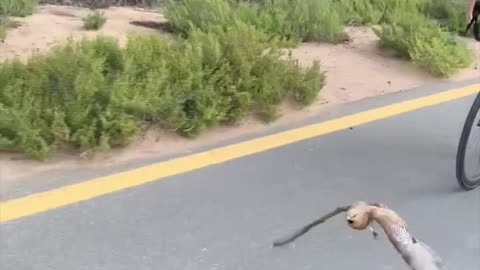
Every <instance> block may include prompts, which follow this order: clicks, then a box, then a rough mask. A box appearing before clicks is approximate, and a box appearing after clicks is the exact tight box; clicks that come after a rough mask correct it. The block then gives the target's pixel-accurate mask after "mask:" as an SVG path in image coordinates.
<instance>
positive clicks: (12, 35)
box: [0, 6, 480, 185]
mask: <svg viewBox="0 0 480 270" xmlns="http://www.w3.org/2000/svg"><path fill="white" fill-rule="evenodd" d="M87 12H89V10H88V9H82V8H74V7H65V6H41V7H40V8H39V9H38V12H37V13H36V14H35V15H33V16H31V17H28V18H25V19H16V20H17V21H19V22H20V23H21V25H20V26H19V27H18V28H17V29H12V30H11V31H10V32H9V34H8V37H7V40H6V41H5V43H3V44H0V61H1V60H6V59H10V58H13V57H21V58H23V59H25V58H26V57H28V55H30V54H31V53H34V52H44V51H47V50H48V49H49V48H51V46H53V45H54V44H56V43H58V42H61V41H62V40H65V39H66V38H68V37H73V38H82V37H87V38H93V37H95V36H96V35H99V34H102V35H107V36H112V37H115V38H118V39H119V41H120V44H121V45H122V44H125V41H126V40H127V36H128V35H129V34H154V35H158V34H162V35H165V34H166V31H168V29H166V28H165V27H166V25H167V24H165V19H164V17H163V16H162V15H161V14H158V13H154V12H147V11H142V10H138V9H134V8H125V7H110V8H108V9H105V10H104V12H105V16H106V17H107V18H108V21H107V23H106V24H105V26H104V27H103V28H102V29H101V30H100V31H98V32H89V31H85V30H83V29H82V19H81V18H82V17H83V16H84V15H85V14H87ZM346 31H347V33H348V35H349V36H350V42H348V43H344V44H340V45H329V44H318V43H307V44H302V45H301V46H299V47H298V48H296V49H294V50H292V55H293V56H294V57H295V58H297V59H299V62H300V63H301V64H304V65H309V64H310V63H311V62H312V61H313V60H320V62H321V66H322V69H323V70H324V71H325V72H326V74H327V84H326V86H325V88H324V89H323V91H322V94H321V96H320V97H319V99H318V101H317V102H316V103H315V104H313V105H312V106H310V107H308V108H306V109H303V110H297V109H295V108H293V107H292V106H290V105H285V106H284V108H283V115H284V117H283V118H281V119H280V120H279V121H277V122H275V123H273V124H271V125H264V124H261V123H259V122H258V121H254V120H248V121H245V122H244V123H243V124H241V125H238V126H236V127H219V128H216V129H213V130H210V131H208V132H206V133H205V134H203V135H202V136H200V137H199V138H196V139H194V140H189V139H185V138H181V137H179V136H177V135H175V134H172V132H168V131H165V130H159V129H157V128H155V127H153V128H151V129H150V130H148V131H147V132H146V134H145V135H144V136H143V137H142V138H141V139H140V140H139V141H137V142H136V143H134V144H132V145H130V146H129V147H126V148H123V149H117V150H113V151H111V152H109V153H99V154H97V155H96V156H95V157H94V158H92V159H90V160H84V159H81V158H79V157H78V156H73V155H72V154H68V153H60V154H59V155H58V156H57V157H56V158H55V159H54V160H52V161H49V162H46V163H39V162H35V161H29V160H24V159H23V158H22V157H21V156H20V155H12V154H6V153H0V166H1V168H0V179H1V181H2V182H3V183H2V184H3V185H5V184H6V183H8V182H9V181H12V180H15V179H19V178H26V177H29V176H33V175H35V174H37V173H40V172H43V171H48V170H55V169H60V168H61V169H68V168H85V169H92V168H100V167H108V166H111V165H115V164H121V163H123V162H128V161H131V160H137V159H146V158H152V157H161V156H165V155H170V154H175V153H180V154H188V153H190V152H191V151H192V149H194V148H196V147H199V146H205V145H209V144H213V143H218V142H220V141H224V140H229V139H233V138H237V137H240V136H244V135H248V134H254V133H257V132H260V131H264V130H266V129H268V128H272V127H275V126H279V125H284V124H288V123H293V122H298V121H299V120H301V119H305V118H306V117H309V116H313V115H315V114H318V113H319V112H320V111H321V110H325V109H327V108H329V107H330V106H335V105H337V104H340V103H346V102H351V101H356V100H360V99H363V98H366V97H372V96H378V95H382V94H386V93H391V92H396V91H401V90H404V89H410V88H413V87H417V86H420V85H423V84H426V83H432V82H438V81H440V80H439V79H436V78H434V77H432V76H430V75H429V74H427V73H426V72H424V71H422V70H421V69H419V68H417V67H415V66H414V65H413V64H411V63H409V62H407V61H404V60H400V59H398V58H396V57H394V56H393V54H392V53H391V52H389V51H385V50H382V49H380V48H379V39H378V38H377V37H376V36H375V34H374V33H373V32H372V31H371V30H370V29H368V28H347V29H346ZM469 44H471V45H472V46H476V48H475V49H476V51H477V53H479V52H480V48H479V47H480V46H478V43H474V42H473V41H469ZM478 58H479V57H478V55H477V61H476V62H475V64H474V65H472V66H471V67H470V68H468V69H465V70H462V71H461V72H459V73H457V74H456V75H455V76H453V77H452V78H450V79H448V81H457V80H463V79H470V78H475V77H478V76H479V71H478V70H477V69H476V66H477V64H478ZM327 105H328V106H327Z"/></svg>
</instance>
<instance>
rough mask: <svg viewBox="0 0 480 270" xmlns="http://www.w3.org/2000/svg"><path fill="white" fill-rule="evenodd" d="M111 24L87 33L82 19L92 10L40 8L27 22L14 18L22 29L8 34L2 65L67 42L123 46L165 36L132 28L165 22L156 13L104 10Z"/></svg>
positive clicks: (0, 55)
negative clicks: (113, 41)
mask: <svg viewBox="0 0 480 270" xmlns="http://www.w3.org/2000/svg"><path fill="white" fill-rule="evenodd" d="M102 11H103V12H104V15H105V17H107V22H106V24H105V25H104V26H103V28H102V29H100V30H99V31H86V30H84V29H83V21H82V18H83V17H85V16H86V15H87V14H88V13H89V12H91V10H90V9H86V8H76V7H68V6H49V5H47V6H40V7H38V10H37V12H36V13H35V14H34V15H32V16H30V17H27V18H14V21H15V22H18V23H20V24H21V25H20V26H19V27H17V28H16V29H12V30H10V31H9V32H8V35H7V38H6V40H5V42H4V43H3V44H1V45H0V61H4V60H7V59H12V58H15V57H19V58H21V59H26V58H28V57H29V56H30V55H31V54H32V53H37V52H40V53H43V52H46V51H48V50H49V49H51V48H52V46H54V45H55V44H57V43H58V42H62V41H64V40H66V39H67V38H70V37H71V38H73V39H81V38H89V39H91V38H94V37H96V36H97V35H105V36H109V37H114V38H117V39H118V40H119V44H120V45H122V46H123V45H125V43H126V41H127V37H128V36H129V35H139V34H140V35H144V34H153V35H158V34H164V33H163V32H162V29H160V28H155V29H152V28H147V27H144V26H136V25H133V24H131V23H130V22H132V21H149V22H156V23H158V24H160V23H162V22H165V21H166V20H165V18H164V17H163V16H162V15H161V14H159V13H155V12H145V11H142V10H139V9H134V8H125V7H110V8H107V9H103V10H102Z"/></svg>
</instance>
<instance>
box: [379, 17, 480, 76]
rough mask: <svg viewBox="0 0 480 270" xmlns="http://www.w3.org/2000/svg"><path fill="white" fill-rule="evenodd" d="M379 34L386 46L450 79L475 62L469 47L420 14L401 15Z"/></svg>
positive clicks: (393, 18)
mask: <svg viewBox="0 0 480 270" xmlns="http://www.w3.org/2000/svg"><path fill="white" fill-rule="evenodd" d="M391 20H392V21H391V23H386V24H384V25H383V26H382V27H381V29H380V30H379V31H377V34H378V35H379V37H380V38H381V41H382V44H383V46H386V47H389V48H392V49H395V50H396V51H397V52H398V53H399V54H400V55H401V56H403V57H406V58H408V59H410V60H412V61H413V63H415V64H416V65H418V66H419V67H421V68H423V69H425V70H427V71H428V72H430V73H431V74H433V75H435V76H441V77H444V76H449V75H452V74H453V73H454V72H455V71H457V70H458V69H461V68H466V67H468V66H469V65H470V64H471V63H472V61H473V54H472V52H471V51H470V50H469V49H468V48H467V47H466V45H465V44H464V43H462V42H460V41H459V40H457V39H456V38H455V37H453V36H452V35H451V34H449V33H448V32H445V31H443V30H442V29H441V28H440V27H438V25H437V23H436V22H435V21H433V20H431V19H429V18H427V17H424V16H422V15H421V14H419V13H410V14H406V13H398V14H396V15H395V16H392V17H391Z"/></svg>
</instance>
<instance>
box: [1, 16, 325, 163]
mask: <svg viewBox="0 0 480 270" xmlns="http://www.w3.org/2000/svg"><path fill="white" fill-rule="evenodd" d="M266 39H267V36H266V34H265V33H263V32H260V31H257V30H256V29H255V28H254V27H253V26H250V25H247V24H244V23H238V24H233V25H231V26H229V27H227V28H226V29H225V30H221V29H216V30H212V31H201V30H199V29H192V30H191V32H190V34H189V37H188V38H187V39H180V40H176V41H171V40H168V39H166V38H161V37H155V36H144V37H135V38H130V40H129V42H128V44H127V46H126V48H125V49H120V48H119V47H118V45H117V43H116V41H115V40H112V39H110V38H105V37H98V38H97V39H95V40H93V41H87V40H83V41H81V42H73V41H72V40H70V41H68V42H67V43H66V44H64V45H62V46H58V47H56V48H55V49H53V50H52V51H51V52H50V53H48V54H46V55H35V56H33V57H32V58H31V59H29V61H28V62H27V63H21V62H18V61H10V62H7V63H3V64H0V150H3V151H21V152H24V153H26V154H28V155H30V156H32V157H35V158H38V159H46V158H48V157H50V156H52V155H53V154H54V153H55V152H56V151H57V150H58V149H60V148H62V147H65V146H73V147H75V148H77V149H79V150H81V151H91V150H107V149H110V148H112V147H117V146H123V145H126V144H128V143H130V142H132V141H133V140H134V139H135V137H136V136H137V134H138V132H139V130H140V129H141V127H142V126H143V125H145V124H147V123H154V124H157V125H160V126H162V127H165V128H168V129H171V130H175V131H177V132H178V133H179V134H182V135H185V136H190V137H191V136H195V135H197V134H199V133H201V132H202V131H204V130H205V129H208V128H210V127H212V126H215V125H219V124H232V123H236V122H238V121H240V120H242V119H244V118H245V117H247V116H248V115H249V114H251V113H254V114H256V115H258V116H259V117H260V118H261V119H263V120H265V121H270V120H273V119H275V118H276V117H278V116H279V114H278V107H279V105H280V104H281V103H282V102H283V101H284V100H285V99H286V98H288V97H289V96H292V97H294V98H295V100H297V101H298V102H299V103H300V104H303V105H307V104H310V103H311V102H313V100H314V99H315V97H316V95H317V94H318V92H319V91H320V89H321V88H322V87H323V81H324V75H323V73H321V72H320V71H319V66H318V65H314V66H313V67H311V68H309V69H303V68H301V67H300V66H298V65H297V64H295V63H294V62H293V61H292V60H291V59H283V58H282V54H281V53H280V50H279V49H278V48H276V47H275V46H272V44H271V43H268V42H266V41H265V40H266Z"/></svg>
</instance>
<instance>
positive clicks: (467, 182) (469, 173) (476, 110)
mask: <svg viewBox="0 0 480 270" xmlns="http://www.w3.org/2000/svg"><path fill="white" fill-rule="evenodd" d="M456 170H457V180H458V183H459V184H460V186H461V187H462V188H464V189H466V190H472V189H474V188H476V187H478V186H480V93H478V94H477V97H476V98H475V101H473V104H472V107H471V108H470V111H469V112H468V115H467V118H466V120H465V124H464V126H463V131H462V135H461V137H460V142H459V144H458V150H457V168H456Z"/></svg>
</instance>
